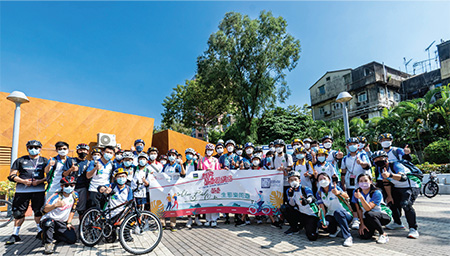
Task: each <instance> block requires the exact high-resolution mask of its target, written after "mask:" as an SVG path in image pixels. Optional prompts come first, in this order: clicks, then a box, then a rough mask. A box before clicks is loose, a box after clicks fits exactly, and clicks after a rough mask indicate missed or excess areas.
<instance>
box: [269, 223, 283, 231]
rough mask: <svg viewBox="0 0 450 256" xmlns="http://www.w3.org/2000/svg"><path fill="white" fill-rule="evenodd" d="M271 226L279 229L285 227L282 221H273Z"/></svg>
mask: <svg viewBox="0 0 450 256" xmlns="http://www.w3.org/2000/svg"><path fill="white" fill-rule="evenodd" d="M270 226H271V227H272V228H279V229H282V228H283V227H282V226H281V223H280V222H279V221H275V222H273V223H272V224H270Z"/></svg>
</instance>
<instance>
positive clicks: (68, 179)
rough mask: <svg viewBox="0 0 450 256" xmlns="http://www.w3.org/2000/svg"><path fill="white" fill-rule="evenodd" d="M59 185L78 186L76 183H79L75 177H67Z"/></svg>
mask: <svg viewBox="0 0 450 256" xmlns="http://www.w3.org/2000/svg"><path fill="white" fill-rule="evenodd" d="M59 183H60V184H61V185H66V184H76V183H77V180H76V179H75V177H74V176H67V177H64V178H62V179H61V180H60V181H59Z"/></svg>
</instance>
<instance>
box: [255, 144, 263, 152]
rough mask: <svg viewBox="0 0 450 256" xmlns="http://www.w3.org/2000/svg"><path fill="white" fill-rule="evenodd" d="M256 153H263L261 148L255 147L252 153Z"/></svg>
mask: <svg viewBox="0 0 450 256" xmlns="http://www.w3.org/2000/svg"><path fill="white" fill-rule="evenodd" d="M256 152H263V148H262V147H261V146H256V147H255V150H254V151H253V153H256Z"/></svg>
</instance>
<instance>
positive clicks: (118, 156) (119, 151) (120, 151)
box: [113, 148, 124, 170]
mask: <svg viewBox="0 0 450 256" xmlns="http://www.w3.org/2000/svg"><path fill="white" fill-rule="evenodd" d="M123 152H124V150H123V149H120V148H119V149H117V151H116V156H115V157H114V161H113V165H114V170H117V169H119V168H121V167H123V164H122V162H123Z"/></svg>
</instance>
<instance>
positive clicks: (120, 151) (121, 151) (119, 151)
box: [116, 148, 124, 155]
mask: <svg viewBox="0 0 450 256" xmlns="http://www.w3.org/2000/svg"><path fill="white" fill-rule="evenodd" d="M123 152H124V150H123V149H120V148H119V149H118V150H117V152H116V155H117V154H120V153H122V154H123Z"/></svg>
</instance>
